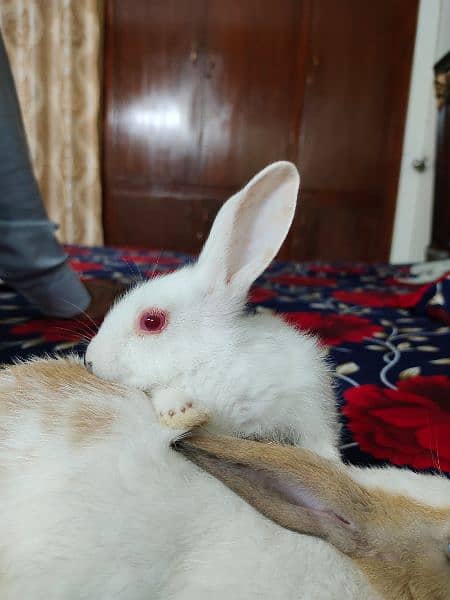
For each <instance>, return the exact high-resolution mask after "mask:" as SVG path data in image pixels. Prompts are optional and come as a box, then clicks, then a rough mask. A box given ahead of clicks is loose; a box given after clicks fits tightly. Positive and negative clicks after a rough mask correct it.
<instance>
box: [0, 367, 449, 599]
mask: <svg viewBox="0 0 450 600" xmlns="http://www.w3.org/2000/svg"><path fill="white" fill-rule="evenodd" d="M54 364H55V365H57V361H55V362H54ZM18 386H19V382H17V381H16V380H15V377H14V369H12V370H11V371H7V372H5V373H4V374H1V373H0V394H1V395H2V398H3V399H4V398H6V397H9V398H12V399H14V401H17V402H18V404H17V411H16V412H13V413H11V414H9V415H5V414H2V416H1V417H0V426H1V431H2V435H1V438H0V439H1V448H0V476H1V488H0V513H1V515H2V519H1V521H0V557H1V559H0V569H1V570H0V574H1V575H0V597H1V598H2V600H23V599H24V598H32V599H33V600H62V599H64V600H88V599H89V600H92V599H93V598H95V600H111V599H118V600H149V599H151V600H211V599H214V600H229V599H230V598H233V599H236V600H250V599H254V600H273V599H278V598H280V599H281V598H282V599H283V600H312V599H314V600H325V599H327V600H330V599H336V600H340V599H345V600H360V599H361V598H365V599H368V600H375V599H378V596H377V594H376V593H375V592H374V591H373V590H372V589H371V588H370V587H369V586H368V584H367V583H366V581H365V579H364V577H363V576H362V575H361V573H360V572H359V570H358V569H357V567H356V566H355V564H354V563H353V562H352V561H351V560H350V559H348V558H347V557H345V556H344V555H343V554H341V553H340V552H338V551H337V550H335V549H334V548H333V547H332V546H330V545H328V544H327V543H326V542H324V541H322V540H319V539H315V538H311V537H306V536H303V535H299V534H296V533H292V532H289V531H287V530H284V529H282V528H280V527H278V526H277V525H275V524H274V523H272V522H271V521H268V520H267V519H265V518H264V517H262V516H261V515H260V514H259V513H257V512H256V511H255V510H254V509H252V508H251V507H250V506H248V505H247V504H246V503H245V502H244V501H242V500H241V499H240V498H239V497H238V496H236V495H235V494H234V493H233V492H231V491H230V490H228V489H227V488H225V487H224V486H223V485H222V484H221V483H220V482H219V481H217V480H216V479H214V478H213V477H210V476H209V475H207V474H206V473H204V472H202V471H200V470H199V469H197V468H196V467H195V466H194V465H193V464H192V463H190V462H188V461H186V460H185V459H184V458H183V457H182V456H180V455H178V454H176V453H175V452H173V451H172V450H170V448H169V446H170V442H171V440H172V439H173V437H174V436H176V434H175V433H174V432H173V431H170V430H169V429H165V428H163V427H162V426H161V425H160V424H159V423H158V421H157V417H156V414H155V412H154V410H153V406H152V404H151V401H150V399H149V398H148V396H147V395H146V394H144V393H143V392H140V391H138V390H133V389H126V388H123V389H122V388H120V387H118V388H117V389H116V391H114V392H112V391H111V389H110V387H106V386H105V389H104V391H102V387H101V384H99V385H97V386H95V387H93V386H92V385H88V384H85V383H83V382H81V383H80V384H79V385H78V384H76V382H75V383H73V382H72V383H71V384H65V383H64V382H62V387H63V388H64V393H63V394H62V396H61V394H60V392H57V391H55V389H54V388H50V387H46V386H45V385H44V384H41V383H40V382H39V381H35V382H32V383H31V384H30V385H29V387H27V386H26V385H24V384H23V383H20V388H19V387H18ZM86 400H88V401H89V404H90V405H91V406H92V407H94V408H95V410H96V411H99V412H100V414H101V413H102V411H107V412H109V413H111V412H112V413H113V414H114V416H115V418H114V422H113V423H112V425H111V431H108V432H107V433H103V434H102V435H96V434H95V432H93V434H92V435H90V436H89V437H88V438H87V439H86V440H85V441H84V442H83V443H82V444H79V443H76V444H74V443H73V442H71V431H70V427H69V423H70V414H71V413H72V411H73V410H74V409H76V407H77V406H78V405H79V404H80V403H83V402H86ZM49 402H50V403H52V404H53V405H54V406H55V407H57V410H58V414H59V415H60V416H59V417H58V419H57V420H56V421H55V423H54V424H53V426H49V424H48V423H47V424H46V423H45V422H44V421H43V418H42V414H41V412H40V407H42V406H43V405H48V403H49ZM58 424H59V425H58ZM57 425H58V426H57ZM353 472H354V476H355V478H357V479H360V480H364V483H366V484H367V483H369V484H370V483H371V482H372V483H373V485H376V486H378V487H382V488H385V489H389V490H396V489H397V490H399V491H402V492H405V491H406V490H408V494H409V495H410V496H411V497H414V498H417V499H419V500H421V501H423V502H426V503H428V504H430V505H436V504H441V503H445V499H447V505H448V498H449V497H450V481H448V480H444V479H440V478H437V477H431V476H426V475H416V474H413V473H410V472H408V471H400V470H395V469H392V470H381V469H374V470H370V469H367V470H363V469H356V468H355V469H354V470H353Z"/></svg>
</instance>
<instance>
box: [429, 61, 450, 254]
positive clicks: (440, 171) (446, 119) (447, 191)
mask: <svg viewBox="0 0 450 600" xmlns="http://www.w3.org/2000/svg"><path fill="white" fill-rule="evenodd" d="M434 73H435V88H436V98H437V103H438V121H437V143H436V163H435V164H436V167H435V169H436V170H435V180H434V207H433V229H432V236H431V244H430V248H429V249H428V258H429V259H430V260H433V259H440V258H449V257H450V52H448V53H447V54H446V55H445V56H444V57H443V58H442V59H441V60H440V61H439V62H437V63H436V65H435V67H434Z"/></svg>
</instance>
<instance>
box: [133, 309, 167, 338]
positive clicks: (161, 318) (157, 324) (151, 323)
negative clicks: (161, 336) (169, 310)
mask: <svg viewBox="0 0 450 600" xmlns="http://www.w3.org/2000/svg"><path fill="white" fill-rule="evenodd" d="M166 325H167V316H166V313H165V312H162V311H161V310H156V309H155V310H146V311H145V312H144V313H142V315H141V317H140V319H139V329H140V330H141V331H145V332H148V333H160V332H161V331H162V330H163V329H164V328H165V326H166Z"/></svg>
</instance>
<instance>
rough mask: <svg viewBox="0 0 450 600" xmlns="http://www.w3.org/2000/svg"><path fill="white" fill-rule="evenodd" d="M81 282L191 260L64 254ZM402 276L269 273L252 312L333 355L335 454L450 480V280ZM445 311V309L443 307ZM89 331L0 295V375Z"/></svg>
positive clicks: (373, 271) (75, 345)
mask: <svg viewBox="0 0 450 600" xmlns="http://www.w3.org/2000/svg"><path fill="white" fill-rule="evenodd" d="M67 251H68V253H69V255H70V261H71V264H72V267H73V268H74V269H75V270H76V271H78V272H79V273H80V274H81V275H82V276H83V277H85V278H92V277H95V278H113V279H117V280H120V281H123V282H125V283H132V282H133V281H134V280H136V279H140V278H142V277H144V278H145V277H152V276H155V275H158V274H163V273H166V272H169V271H171V270H173V269H176V268H178V267H179V266H182V265H183V264H186V263H188V262H189V261H190V260H192V259H191V258H190V257H188V256H185V255H180V254H176V253H171V252H157V251H138V250H125V249H111V248H84V247H75V246H72V247H68V248H67ZM408 275H409V267H408V266H400V267H393V266H387V265H371V266H368V265H364V264H347V265H345V264H342V265H336V264H323V263H282V262H275V263H273V264H272V265H271V267H270V268H269V269H268V270H267V271H266V273H265V274H264V276H263V277H261V278H260V279H259V280H258V281H257V284H256V285H255V286H254V288H253V289H252V291H251V294H250V298H249V309H250V310H256V311H273V312H277V313H281V314H282V315H283V316H284V318H285V319H286V320H287V321H288V322H289V323H291V324H293V325H294V326H296V327H299V328H301V329H303V330H308V331H311V332H314V333H315V334H317V335H318V336H319V337H320V338H321V340H322V342H323V343H324V344H325V345H326V346H327V347H328V348H329V358H330V361H331V362H332V364H333V369H334V372H335V377H336V392H337V398H338V400H337V401H338V405H339V408H340V414H341V418H342V424H343V428H342V440H341V442H342V452H343V455H344V457H345V458H346V459H347V460H348V461H350V462H353V463H355V464H384V463H386V462H389V463H392V464H395V465H400V466H409V467H412V468H414V469H417V470H433V471H442V472H444V473H447V474H450V326H449V320H448V312H446V309H445V300H444V296H445V293H444V292H445V290H448V289H449V288H450V278H449V276H448V275H447V276H444V277H443V278H441V281H439V282H437V283H436V284H434V285H431V284H426V285H423V284H417V285H415V284H411V283H404V282H402V278H405V277H407V276H408ZM447 301H448V299H447ZM92 333H93V329H92V325H91V324H90V323H89V322H88V321H87V320H85V319H82V318H81V319H75V320H72V321H67V320H58V319H54V320H51V319H44V318H41V317H40V316H39V314H38V313H37V311H36V310H35V309H33V308H32V307H30V306H28V305H27V304H26V302H25V301H24V300H23V299H22V298H20V297H19V296H18V295H17V294H16V293H15V292H14V291H13V290H11V289H10V288H8V287H7V286H6V285H1V284H0V363H10V362H12V361H13V360H15V359H18V358H19V359H25V358H28V357H31V356H36V355H44V354H47V353H55V352H56V353H66V352H69V351H71V352H72V351H79V352H83V350H84V344H85V341H86V340H88V339H89V337H90V336H91V335H92Z"/></svg>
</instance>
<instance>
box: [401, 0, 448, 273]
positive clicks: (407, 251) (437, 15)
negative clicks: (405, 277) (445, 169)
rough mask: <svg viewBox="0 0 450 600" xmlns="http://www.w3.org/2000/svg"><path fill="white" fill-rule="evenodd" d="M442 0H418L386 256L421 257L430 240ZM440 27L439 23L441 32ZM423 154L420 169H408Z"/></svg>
mask: <svg viewBox="0 0 450 600" xmlns="http://www.w3.org/2000/svg"><path fill="white" fill-rule="evenodd" d="M443 13H444V2H443V0H420V4H419V14H418V19H417V30H416V41H415V48H414V58H413V65H412V76H411V83H410V92H409V99H408V109H407V116H406V127H405V134H404V139H403V152H402V161H401V167H400V178H399V185H398V192H397V203H396V210H395V219H394V230H393V235H392V243H391V253H390V261H391V262H392V263H405V262H417V261H423V260H424V259H425V253H426V249H427V247H428V244H429V242H430V239H431V225H432V212H433V188H434V162H435V145H436V118H437V108H436V101H435V97H434V86H433V79H434V76H433V65H434V63H435V62H436V59H437V58H438V57H437V53H438V52H439V37H440V36H439V33H440V24H442V18H443V19H444V20H445V15H444V14H443ZM444 29H445V28H442V27H441V34H442V32H443V30H444ZM422 158H425V160H426V165H427V166H426V169H425V170H424V171H422V172H418V171H416V170H414V167H413V165H412V163H413V161H414V160H420V159H422Z"/></svg>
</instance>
